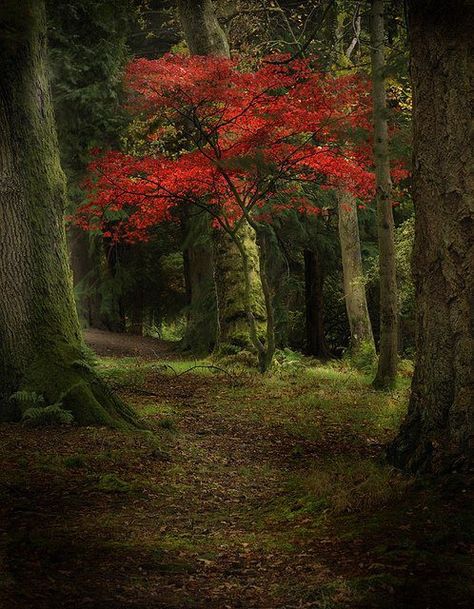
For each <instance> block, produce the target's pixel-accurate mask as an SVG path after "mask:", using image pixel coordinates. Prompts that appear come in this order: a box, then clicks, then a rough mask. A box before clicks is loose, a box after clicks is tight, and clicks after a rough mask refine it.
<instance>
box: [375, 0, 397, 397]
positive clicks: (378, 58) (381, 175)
mask: <svg viewBox="0 0 474 609" xmlns="http://www.w3.org/2000/svg"><path fill="white" fill-rule="evenodd" d="M384 32H385V30H384V0H372V10H371V25H370V44H371V57H372V95H373V106H374V107H373V122H374V154H375V179H376V186H377V195H376V199H377V232H378V244H379V260H380V263H379V268H380V346H379V361H378V367H377V374H376V376H375V379H374V386H375V387H377V388H381V389H384V388H389V387H390V386H392V385H393V383H394V381H395V378H396V375H397V359H398V353H397V350H398V301H397V299H398V296H397V280H396V270H395V244H394V222H393V210H392V200H391V198H392V181H391V178H390V158H389V148H388V123H387V104H386V92H385V75H384V71H385V58H384Z"/></svg>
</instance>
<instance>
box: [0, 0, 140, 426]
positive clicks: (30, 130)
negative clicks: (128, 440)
mask: <svg viewBox="0 0 474 609" xmlns="http://www.w3.org/2000/svg"><path fill="white" fill-rule="evenodd" d="M65 202H66V188H65V178H64V174H63V172H62V170H61V167H60V162H59V154H58V142H57V137H56V132H55V126H54V119H53V113H52V106H51V97H50V90H49V83H48V78H47V74H46V28H45V10H44V2H41V1H37V0H35V1H33V0H25V1H24V2H21V3H18V2H15V1H14V0H8V1H6V2H3V3H2V4H1V6H0V231H1V234H0V396H1V397H0V417H1V418H18V417H20V415H21V412H19V408H18V407H17V406H16V405H15V402H14V401H11V400H10V399H9V397H10V396H11V394H13V393H15V392H17V391H19V390H24V391H29V392H34V393H36V394H38V395H41V396H42V397H43V398H44V401H45V403H46V404H52V403H56V402H58V401H61V402H62V404H63V407H65V408H67V409H70V410H71V412H73V414H74V416H75V418H76V421H78V422H79V423H85V424H92V423H99V424H111V425H116V426H128V425H133V424H135V423H136V418H135V415H134V414H133V413H132V411H131V410H129V409H128V408H127V407H126V406H125V405H124V404H122V403H121V402H120V401H119V400H117V399H116V398H115V397H114V396H112V395H110V394H109V393H108V391H107V390H106V388H105V387H104V385H103V384H102V383H101V382H100V380H99V379H98V378H97V377H96V376H95V374H94V372H93V371H92V370H91V369H90V367H89V366H88V365H87V364H86V363H85V358H84V348H83V344H82V338H81V331H80V327H79V322H78V318H77V313H76V308H75V304H74V299H73V292H72V280H71V273H70V269H69V264H68V256H67V247H66V235H65V230H64V219H63V214H64V208H65Z"/></svg>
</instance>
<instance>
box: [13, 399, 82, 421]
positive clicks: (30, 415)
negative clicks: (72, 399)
mask: <svg viewBox="0 0 474 609" xmlns="http://www.w3.org/2000/svg"><path fill="white" fill-rule="evenodd" d="M22 421H23V422H24V423H25V424H27V425H30V426H32V427H45V426H49V425H71V423H72V422H73V421H74V417H73V415H72V414H71V413H70V412H69V411H68V410H64V408H61V403H60V402H58V403H56V404H51V405H50V406H45V407H42V408H41V407H32V408H28V409H27V410H25V412H24V413H23V417H22Z"/></svg>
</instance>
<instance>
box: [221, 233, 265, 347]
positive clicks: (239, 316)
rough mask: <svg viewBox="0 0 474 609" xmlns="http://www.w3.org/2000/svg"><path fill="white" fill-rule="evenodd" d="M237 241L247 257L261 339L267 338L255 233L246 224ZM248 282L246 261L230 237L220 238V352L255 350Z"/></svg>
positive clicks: (253, 304) (251, 291) (252, 308)
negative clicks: (247, 290) (244, 265)
mask: <svg viewBox="0 0 474 609" xmlns="http://www.w3.org/2000/svg"><path fill="white" fill-rule="evenodd" d="M237 238H238V239H239V241H240V244H241V246H242V248H243V249H244V250H245V253H246V264H247V266H248V282H249V298H250V310H251V312H252V315H253V318H254V320H255V325H256V331H257V335H258V336H259V337H260V338H262V337H264V336H265V328H266V319H267V316H266V312H265V301H264V297H263V292H262V282H261V277H260V268H259V264H260V262H259V253H258V249H257V244H256V238H255V231H254V230H253V229H252V228H251V227H250V226H249V225H248V224H243V225H242V227H241V228H240V229H239V232H238V234H237ZM245 284H246V278H245V272H244V269H243V266H242V257H241V254H240V253H239V250H238V247H237V245H236V244H235V243H233V242H232V240H231V238H230V237H229V235H227V234H225V233H224V232H223V231H220V232H219V233H217V234H216V285H217V301H218V320H219V334H218V337H219V339H218V340H219V342H218V346H219V349H221V350H225V349H227V348H230V349H232V347H239V348H244V349H247V348H251V347H252V340H251V337H250V329H249V323H248V306H247V303H246V298H247V297H246V285H245Z"/></svg>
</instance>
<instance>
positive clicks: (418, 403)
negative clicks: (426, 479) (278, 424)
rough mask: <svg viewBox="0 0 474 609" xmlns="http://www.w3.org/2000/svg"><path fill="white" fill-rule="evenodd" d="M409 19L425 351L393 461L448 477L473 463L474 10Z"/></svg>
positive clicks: (417, 270) (426, 8)
mask: <svg viewBox="0 0 474 609" xmlns="http://www.w3.org/2000/svg"><path fill="white" fill-rule="evenodd" d="M408 19H409V37H410V50H411V78H412V86H413V136H414V154H413V156H414V158H413V201H414V204H415V245H414V256H413V270H414V279H415V288H416V305H417V343H416V344H417V350H416V363H415V374H414V378H413V384H412V393H411V399H410V404H409V409H408V416H407V418H406V420H405V422H404V423H403V425H402V428H401V430H400V433H399V435H398V437H397V439H396V440H395V441H394V443H393V444H392V445H391V446H390V448H389V458H390V460H391V461H392V462H393V463H394V464H396V465H397V466H399V467H402V468H404V469H408V470H412V471H434V472H441V471H444V470H447V469H455V468H456V469H457V468H462V467H465V468H469V467H472V465H473V462H474V460H473V456H474V444H473V439H474V387H473V379H474V370H473V353H474V339H473V311H474V282H473V277H472V269H473V266H474V247H473V245H474V238H473V234H474V233H473V222H472V221H473V210H474V152H473V150H474V148H473V146H472V108H473V106H474V62H473V59H472V58H473V57H474V52H473V51H474V44H473V37H472V32H473V31H474V7H473V5H472V2H469V1H467V0H456V1H455V2H449V3H448V2H446V3H443V2H435V1H434V0H433V1H429V0H420V1H418V2H415V1H414V0H412V1H411V2H410V3H409V15H408Z"/></svg>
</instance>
